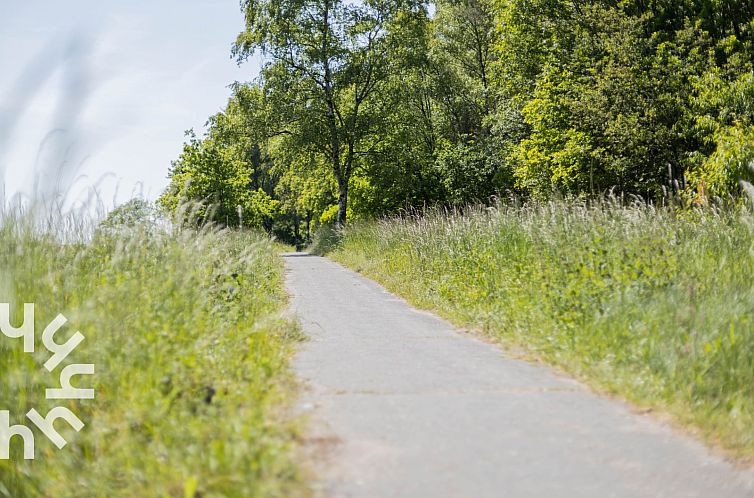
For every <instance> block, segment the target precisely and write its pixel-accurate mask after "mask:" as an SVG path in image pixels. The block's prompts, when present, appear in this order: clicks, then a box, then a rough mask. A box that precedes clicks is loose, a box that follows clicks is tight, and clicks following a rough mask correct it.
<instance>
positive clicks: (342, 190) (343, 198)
mask: <svg viewBox="0 0 754 498" xmlns="http://www.w3.org/2000/svg"><path fill="white" fill-rule="evenodd" d="M347 208H348V179H343V178H338V217H337V218H336V223H337V225H338V226H339V227H344V226H345V225H346V209H347Z"/></svg>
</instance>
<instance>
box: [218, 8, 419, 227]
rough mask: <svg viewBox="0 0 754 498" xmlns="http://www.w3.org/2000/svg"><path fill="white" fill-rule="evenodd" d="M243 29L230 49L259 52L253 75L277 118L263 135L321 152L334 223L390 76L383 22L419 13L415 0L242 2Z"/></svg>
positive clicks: (391, 42)
mask: <svg viewBox="0 0 754 498" xmlns="http://www.w3.org/2000/svg"><path fill="white" fill-rule="evenodd" d="M241 5H242V7H243V10H244V13H245V30H244V31H243V32H242V33H241V34H240V35H239V36H238V39H237V41H236V44H235V46H234V49H233V53H234V54H235V56H236V57H237V58H238V60H239V62H240V61H243V60H244V59H246V58H247V57H249V56H250V55H251V54H253V53H254V52H255V51H261V53H262V54H263V55H264V56H265V57H266V58H267V62H266V64H265V66H264V68H263V69H262V74H261V80H262V82H263V87H264V89H265V92H266V98H268V99H269V101H271V102H273V103H274V106H275V109H276V112H277V114H278V119H277V120H276V122H275V123H274V125H275V128H273V129H269V130H268V134H269V135H279V134H286V135H288V136H289V137H291V142H290V145H291V146H294V147H300V148H301V149H302V150H304V151H315V152H317V153H319V154H321V155H323V156H324V157H326V158H327V160H328V162H329V164H330V168H331V170H332V173H333V175H334V177H335V180H336V182H337V185H338V212H337V223H338V224H339V225H343V224H345V222H346V213H347V206H348V189H349V182H350V180H351V176H352V174H353V172H354V169H355V167H356V166H357V164H356V163H357V162H358V160H359V158H360V157H361V156H363V155H365V154H368V153H369V152H370V151H369V150H367V149H364V148H363V145H364V142H365V140H366V138H367V137H368V136H369V135H370V134H372V133H374V132H376V131H377V126H376V125H377V118H376V117H375V116H370V115H369V113H370V112H373V111H376V110H378V107H377V106H370V104H371V103H372V100H373V99H374V98H375V97H376V96H377V95H378V93H379V89H380V87H381V86H382V85H383V83H384V82H385V81H386V80H387V79H388V77H389V75H390V71H389V66H390V61H391V58H392V56H393V53H392V52H393V51H394V50H395V49H396V48H397V47H396V46H395V41H396V40H395V39H394V38H393V37H392V36H391V25H393V24H400V23H401V22H403V21H404V20H406V19H410V18H411V17H412V16H415V15H417V14H418V15H421V14H422V13H423V12H424V9H423V7H422V5H421V4H420V3H419V2H417V1H415V0H369V1H365V2H358V3H356V2H348V1H345V0H258V1H255V0H243V1H242V3H241Z"/></svg>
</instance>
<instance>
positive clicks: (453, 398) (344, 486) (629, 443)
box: [285, 254, 754, 498]
mask: <svg viewBox="0 0 754 498" xmlns="http://www.w3.org/2000/svg"><path fill="white" fill-rule="evenodd" d="M285 262H286V265H287V288H288V291H289V292H290V294H291V296H292V300H291V308H292V311H293V312H294V313H295V314H296V315H297V316H298V318H299V320H300V321H301V323H302V325H303V328H304V331H305V332H306V334H307V335H308V336H309V338H310V340H309V341H308V342H306V343H305V344H304V345H303V346H302V349H301V351H300V353H299V354H298V355H297V357H296V359H295V369H296V371H297V373H298V375H299V376H300V377H301V378H302V379H303V380H304V381H305V382H306V383H307V384H308V388H307V390H306V392H305V394H304V396H303V399H302V400H301V402H300V409H301V410H302V411H305V412H307V413H309V414H311V418H312V420H311V423H310V434H309V437H308V441H309V442H310V445H309V446H310V450H311V451H312V453H313V455H314V457H315V458H316V459H317V463H316V464H315V470H316V474H317V476H319V479H321V482H320V483H319V485H318V488H319V490H320V492H321V495H322V496H326V497H369V498H379V497H385V498H392V497H428V498H441V497H473V498H483V497H506V498H515V497H579V498H585V497H595V498H607V497H630V498H638V497H668V498H685V497H703V498H725V497H754V472H752V471H751V470H741V469H736V468H734V467H733V466H732V465H731V464H729V463H727V462H725V461H724V460H723V459H722V458H720V457H719V456H716V455H714V454H712V453H711V452H710V451H708V450H707V449H706V448H705V447H704V446H703V445H702V444H700V443H699V442H697V441H695V440H693V439H691V438H689V437H687V436H684V435H682V434H680V433H678V432H676V431H674V430H672V429H671V428H669V427H667V426H666V425H664V424H663V423H661V422H659V421H657V420H655V419H653V418H651V417H648V416H642V415H638V414H635V413H632V411H631V410H630V409H629V407H627V406H626V405H625V404H623V403H620V402H617V401H614V400H609V399H605V398H602V397H599V396H596V395H594V394H592V393H590V392H589V390H588V389H586V388H585V387H584V386H583V385H581V384H580V383H578V382H575V381H573V380H571V379H568V378H564V377H562V376H559V375H556V374H555V373H553V372H552V371H550V370H548V369H546V368H542V367H538V366H534V365H531V364H528V363H526V362H523V361H519V360H514V359H511V358H507V357H506V356H505V355H504V353H503V352H502V351H501V350H500V349H499V348H498V347H495V346H494V345H490V344H486V343H483V342H481V341H478V340H475V339H473V338H471V337H469V336H468V335H464V334H462V333H460V332H458V331H456V330H455V329H454V328H453V327H452V326H451V325H449V324H448V323H447V322H445V321H443V320H440V319H438V318H436V317H435V316H433V315H431V314H429V313H425V312H421V311H417V310H415V309H413V308H411V307H410V306H409V305H408V304H406V303H405V302H404V301H403V300H401V299H399V298H396V297H395V296H393V295H392V294H390V293H388V292H387V291H385V290H384V289H383V288H382V287H380V286H379V285H377V284H376V283H374V282H372V281H370V280H367V279H365V278H363V277H361V276H359V275H358V274H356V273H354V272H351V271H350V270H346V269H344V268H343V267H341V266H339V265H337V264H335V263H333V262H331V261H329V260H327V259H324V258H320V257H315V256H307V255H302V254H290V255H285Z"/></svg>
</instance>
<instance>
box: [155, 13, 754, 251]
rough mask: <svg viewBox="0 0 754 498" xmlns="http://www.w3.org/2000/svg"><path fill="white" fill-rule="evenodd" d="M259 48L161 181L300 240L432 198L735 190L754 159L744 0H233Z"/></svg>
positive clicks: (233, 216) (725, 193)
mask: <svg viewBox="0 0 754 498" xmlns="http://www.w3.org/2000/svg"><path fill="white" fill-rule="evenodd" d="M241 9H242V12H243V30H242V31H241V33H240V34H239V35H238V37H237V39H236V42H235V44H234V46H233V50H232V54H233V56H234V57H236V58H237V59H238V61H239V63H241V62H243V61H244V60H245V59H246V58H248V57H249V56H250V55H252V54H254V53H258V54H260V55H261V56H262V58H263V60H264V65H263V68H262V70H261V73H260V74H259V75H258V77H257V78H256V79H255V80H253V81H252V82H249V83H238V84H235V85H234V91H233V96H232V97H231V99H230V101H229V102H228V105H227V107H226V108H225V109H224V110H223V112H221V113H219V114H217V115H216V116H213V117H212V118H210V121H209V125H208V129H207V132H206V134H204V135H203V136H201V137H197V136H195V135H193V134H191V135H189V138H188V141H187V143H186V145H185V147H184V151H183V153H182V154H181V156H180V157H179V158H178V159H177V160H176V161H175V163H174V165H173V168H172V169H171V173H170V180H171V184H170V187H169V188H168V190H167V191H166V193H165V194H164V195H163V197H162V199H161V203H162V204H163V206H165V207H167V208H169V209H172V210H174V209H176V208H177V206H178V204H179V203H180V201H181V199H190V200H203V201H205V202H206V203H207V206H209V205H213V209H212V210H211V211H208V215H211V216H212V217H213V218H214V219H215V220H217V221H218V222H220V223H225V224H228V225H238V224H241V223H243V224H246V225H254V226H260V227H264V228H265V229H267V230H269V231H272V232H275V233H276V234H277V235H278V236H281V237H283V238H286V239H288V240H292V241H293V240H295V241H302V240H303V239H305V238H306V237H307V234H309V233H310V229H311V228H312V224H313V225H315V226H316V225H319V224H324V223H338V224H343V223H345V222H346V220H347V219H352V218H362V217H373V216H381V215H385V214H390V213H394V212H396V211H399V210H402V209H422V208H424V207H425V206H429V205H438V204H439V205H445V206H454V205H458V206H460V205H464V204H467V203H470V202H482V203H484V202H489V201H490V200H491V199H493V198H494V197H496V196H503V195H509V194H510V193H513V194H515V195H518V196H522V197H533V198H546V197H548V196H551V195H554V194H557V195H573V196H581V197H589V196H600V195H604V194H605V193H606V192H613V193H616V194H625V195H635V196H640V197H642V198H644V199H647V200H658V199H660V198H662V197H664V196H668V195H674V196H676V197H677V198H679V199H681V200H682V201H683V202H687V203H700V202H706V201H707V200H708V199H709V198H710V197H712V196H721V197H733V198H735V197H736V196H737V195H738V194H739V180H740V179H741V178H742V177H745V176H746V175H747V171H749V170H748V165H749V163H750V162H751V161H752V160H754V73H753V69H754V68H753V66H752V62H753V59H752V58H753V55H752V54H754V2H752V1H750V0H735V1H734V0H663V1H656V0H624V1H621V2H616V1H614V0H580V1H578V2H574V1H571V0H567V1H566V0H498V1H495V2H493V1H490V0H441V1H438V2H436V3H433V4H429V3H423V2H419V1H414V0H370V1H359V2H350V1H348V2H347V1H340V0H244V1H243V2H241Z"/></svg>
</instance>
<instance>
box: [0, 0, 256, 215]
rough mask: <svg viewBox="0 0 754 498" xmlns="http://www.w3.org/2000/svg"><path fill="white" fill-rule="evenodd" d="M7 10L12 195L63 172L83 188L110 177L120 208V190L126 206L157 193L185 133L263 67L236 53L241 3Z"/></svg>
mask: <svg viewBox="0 0 754 498" xmlns="http://www.w3.org/2000/svg"><path fill="white" fill-rule="evenodd" d="M0 12H1V14H0V178H2V174H3V172H4V184H5V190H6V195H7V196H8V197H10V196H11V195H13V194H15V193H18V192H26V193H29V192H30V191H31V190H32V186H33V185H34V182H35V181H37V182H40V181H41V183H42V184H44V182H45V181H48V182H49V181H50V179H51V178H52V177H54V176H55V175H52V174H51V173H50V168H60V171H62V179H63V181H64V183H65V182H67V183H68V184H70V183H72V182H73V184H74V185H75V187H74V189H73V190H74V192H80V191H81V190H82V189H83V187H85V186H92V185H99V190H100V191H101V193H102V196H103V199H104V202H105V203H106V204H107V205H109V207H112V204H113V198H114V194H115V192H116V190H117V192H118V195H117V197H118V202H123V201H125V200H127V199H129V198H131V197H132V195H133V193H139V192H142V193H143V195H144V196H146V197H147V198H150V199H154V198H156V197H157V196H158V195H159V194H160V193H161V191H162V190H163V189H164V188H165V186H166V185H167V180H166V176H167V173H168V168H169V167H170V161H171V160H173V159H175V158H176V157H177V155H178V153H179V152H180V149H181V145H182V142H183V139H184V131H185V130H186V129H188V128H194V129H196V130H197V131H199V130H201V129H202V128H203V125H204V123H205V121H206V119H207V117H208V116H209V115H210V114H213V113H215V112H217V111H219V110H220V109H221V108H222V107H223V106H224V104H225V102H226V100H227V98H228V96H229V94H230V92H229V90H228V88H227V85H228V84H230V83H232V82H233V81H236V80H239V81H249V80H251V79H253V78H254V77H256V74H257V71H258V62H257V61H250V62H247V63H245V64H244V65H242V66H241V67H240V68H239V67H238V66H237V65H236V63H235V62H234V61H233V60H231V58H230V47H231V45H232V43H233V40H234V39H235V36H236V35H237V34H238V32H239V31H240V29H241V26H242V15H241V12H240V8H239V4H238V1H237V0H180V1H179V0H149V1H147V0H129V1H120V0H98V1H90V0H65V1H60V0H32V1H23V0H0ZM40 171H44V173H43V174H41V175H40V174H39V172H40ZM35 178H36V180H35Z"/></svg>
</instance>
